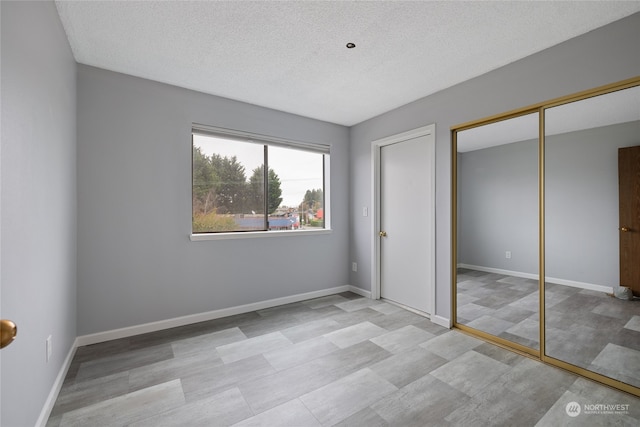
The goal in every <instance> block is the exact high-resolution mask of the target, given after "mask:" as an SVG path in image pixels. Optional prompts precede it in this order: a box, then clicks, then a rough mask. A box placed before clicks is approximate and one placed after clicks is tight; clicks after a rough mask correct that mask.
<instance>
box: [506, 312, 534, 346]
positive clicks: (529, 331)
mask: <svg viewBox="0 0 640 427" xmlns="http://www.w3.org/2000/svg"><path fill="white" fill-rule="evenodd" d="M505 332H508V333H510V334H512V335H517V336H519V337H522V338H525V339H527V340H531V341H534V342H538V341H540V323H539V322H537V321H535V320H531V319H530V318H529V319H524V320H523V321H521V322H519V323H516V324H515V325H513V326H512V327H510V328H509V329H507V330H506V331H505Z"/></svg>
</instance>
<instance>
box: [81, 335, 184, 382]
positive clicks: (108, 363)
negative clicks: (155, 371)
mask: <svg viewBox="0 0 640 427" xmlns="http://www.w3.org/2000/svg"><path fill="white" fill-rule="evenodd" d="M171 358H173V350H172V349H171V345H170V344H163V345H159V346H153V347H149V348H142V349H138V350H132V351H129V352H126V353H119V354H115V355H112V356H107V357H102V358H99V359H95V360H91V361H88V362H84V363H81V364H80V368H79V369H78V373H77V375H76V381H82V380H87V379H92V378H98V377H104V376H105V375H111V374H115V373H118V372H124V371H128V370H130V369H133V368H137V367H139V366H145V365H148V364H150V363H155V362H160V361H162V360H167V359H171Z"/></svg>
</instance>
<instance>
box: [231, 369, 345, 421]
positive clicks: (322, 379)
mask: <svg viewBox="0 0 640 427" xmlns="http://www.w3.org/2000/svg"><path fill="white" fill-rule="evenodd" d="M340 376H341V372H333V371H331V370H329V369H326V368H324V369H323V367H321V366H318V365H317V364H316V363H314V362H310V363H306V364H304V365H300V366H296V367H293V368H290V369H286V370H284V371H281V372H277V373H274V374H272V375H269V376H265V377H262V378H257V379H255V380H251V381H245V382H242V383H240V384H239V388H240V391H242V394H243V396H244V397H245V399H246V400H247V403H249V406H251V409H252V410H253V411H254V413H256V414H259V413H261V412H264V411H266V410H268V409H271V408H274V407H276V406H278V405H281V404H283V403H285V402H288V401H290V400H292V399H295V398H297V397H299V396H301V395H303V394H305V393H308V392H310V391H312V390H315V389H317V388H319V387H322V386H323V385H326V384H328V383H329V382H331V381H333V380H335V379H337V378H340Z"/></svg>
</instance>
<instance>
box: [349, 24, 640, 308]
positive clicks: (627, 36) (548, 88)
mask: <svg viewBox="0 0 640 427" xmlns="http://www.w3.org/2000/svg"><path fill="white" fill-rule="evenodd" d="M639 39H640V14H635V15H632V16H630V17H627V18H625V19H622V20H620V21H617V22H614V23H613V24H610V25H607V26H605V27H602V28H600V29H597V30H595V31H592V32H589V33H587V34H584V35H582V36H580V37H577V38H574V39H572V40H569V41H567V42H565V43H562V44H559V45H557V46H554V47H552V48H550V49H547V50H544V51H542V52H539V53H537V54H535V55H532V56H529V57H527V58H525V59H523V60H520V61H517V62H515V63H512V64H509V65H507V66H505V67H502V68H499V69H497V70H495V71H492V72H490V73H487V74H485V75H482V76H480V77H478V78H475V79H471V80H468V81H466V82H464V83H462V84H459V85H457V86H454V87H452V88H449V89H446V90H443V91H441V92H438V93H436V94H433V95H431V96H428V97H426V98H422V99H419V100H417V101H415V102H413V103H410V104H408V105H405V106H403V107H400V108H398V109H395V110H393V111H390V112H388V113H385V114H382V115H380V116H378V117H375V118H373V119H371V120H368V121H366V122H363V123H361V124H359V125H357V126H354V127H352V128H351V158H350V166H351V167H350V174H351V195H352V200H351V216H350V217H351V227H350V233H351V249H350V256H351V261H356V262H358V264H359V268H358V272H357V273H351V275H350V283H351V284H352V285H355V286H359V287H361V288H362V289H367V290H369V289H371V245H372V238H373V236H374V235H373V233H372V228H371V217H362V216H361V212H362V207H363V206H368V207H371V141H374V140H376V139H379V138H382V137H385V136H388V135H394V134H397V133H400V132H404V131H407V130H409V129H413V128H417V127H420V126H423V125H426V124H429V123H435V124H436V314H438V315H440V316H443V317H446V318H449V317H450V311H451V303H450V301H451V149H450V144H451V142H450V139H451V138H450V130H449V129H450V127H451V126H453V125H456V124H459V123H464V122H466V121H470V120H475V119H480V118H483V117H487V116H490V115H493V114H498V113H502V112H505V111H509V110H512V109H515V108H519V107H523V106H526V105H530V104H533V103H536V102H542V101H545V100H548V99H552V98H555V97H559V96H562V95H566V94H571V93H574V92H578V91H581V90H586V89H589V88H592V87H595V86H599V85H604V84H608V83H612V82H616V81H619V80H623V79H626V78H630V77H634V76H637V75H638V74H640V44H638V43H637V40H639ZM451 55H455V52H451ZM434 60H440V59H439V58H434ZM442 60H445V61H446V60H447V58H442Z"/></svg>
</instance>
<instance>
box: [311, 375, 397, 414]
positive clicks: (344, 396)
mask: <svg viewBox="0 0 640 427" xmlns="http://www.w3.org/2000/svg"><path fill="white" fill-rule="evenodd" d="M395 390H397V387H395V386H394V385H393V384H391V383H390V382H388V381H386V380H385V379H383V378H382V377H380V376H378V375H377V374H376V373H375V372H373V371H371V370H370V369H368V368H365V369H362V370H360V371H358V372H354V373H353V374H351V375H348V376H346V377H344V378H341V379H339V380H337V381H335V382H333V383H330V384H327V385H326V386H324V387H321V388H319V389H317V390H315V391H312V392H311V393H308V394H305V395H303V396H301V397H300V400H301V401H302V402H303V403H304V404H305V406H306V407H307V408H309V410H310V411H311V413H312V414H313V415H314V416H315V417H316V418H317V419H318V421H320V423H321V424H322V425H329V426H330V425H333V424H336V423H338V422H340V421H342V420H344V419H345V418H347V417H349V416H351V415H353V414H355V413H356V412H358V411H360V410H362V409H364V408H366V407H367V406H369V405H370V404H372V403H374V402H376V401H377V400H379V399H381V398H382V397H384V396H386V395H388V394H390V393H392V392H393V391H395Z"/></svg>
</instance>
